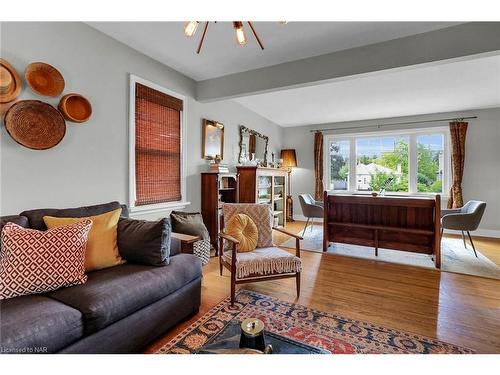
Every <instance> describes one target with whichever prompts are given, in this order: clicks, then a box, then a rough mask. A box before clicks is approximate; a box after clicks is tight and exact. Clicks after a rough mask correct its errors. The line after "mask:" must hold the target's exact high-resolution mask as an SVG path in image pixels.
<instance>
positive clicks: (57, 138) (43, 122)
mask: <svg viewBox="0 0 500 375" xmlns="http://www.w3.org/2000/svg"><path fill="white" fill-rule="evenodd" d="M5 129H6V130H7V132H8V133H9V135H10V136H11V137H12V139H14V140H15V141H16V142H17V143H19V144H20V145H23V146H24V147H27V148H31V149H33V150H46V149H49V148H52V147H54V146H56V145H57V144H58V143H59V142H61V140H62V139H63V138H64V135H65V134H66V122H65V121H64V118H63V117H62V115H61V114H60V113H59V111H58V110H57V109H55V108H54V107H52V106H51V105H50V104H47V103H44V102H41V101H39V100H21V101H19V102H17V103H15V104H14V105H13V106H12V107H10V108H9V110H8V111H7V113H6V114H5Z"/></svg>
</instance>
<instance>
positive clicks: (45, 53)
mask: <svg viewBox="0 0 500 375" xmlns="http://www.w3.org/2000/svg"><path fill="white" fill-rule="evenodd" d="M0 34H1V35H0V52H1V53H0V54H1V56H2V58H4V59H6V60H7V61H9V62H10V63H11V64H12V65H13V66H14V67H15V68H16V69H17V70H18V72H19V74H20V75H22V74H23V72H24V69H25V68H26V66H27V65H28V64H29V63H30V62H34V61H43V62H47V63H49V64H52V65H54V66H55V67H57V68H58V69H59V70H60V72H61V73H62V74H63V76H64V78H65V80H66V88H65V90H64V92H65V93H67V92H78V93H81V94H83V95H85V96H86V97H87V98H89V100H90V101H91V103H92V107H93V115H92V118H91V119H90V121H88V122H87V123H84V124H74V123H70V122H68V123H67V132H66V136H65V138H64V139H63V140H62V142H61V143H60V144H59V145H58V146H56V147H55V148H52V149H50V150H45V151H34V150H30V149H27V148H25V147H22V146H20V145H18V144H17V143H16V142H14V141H13V140H12V139H11V138H10V136H9V135H8V134H7V132H6V130H5V127H4V126H3V121H2V122H1V127H2V129H0V137H1V142H0V147H1V149H0V156H1V193H0V198H1V202H0V203H1V206H0V212H1V215H7V214H16V213H19V212H20V211H22V210H24V209H30V208H42V207H75V206H80V205H88V204H95V203H100V202H108V201H111V200H118V201H120V202H127V199H128V135H127V131H128V74H129V73H133V74H135V75H137V76H139V77H142V78H145V79H147V80H150V81H153V82H155V83H157V84H159V85H161V86H164V87H166V88H168V89H170V90H173V91H176V92H178V93H180V94H183V95H186V96H187V97H188V100H187V102H188V103H187V108H188V112H187V122H188V123H187V124H186V126H187V128H186V137H187V155H188V160H187V200H188V201H191V202H192V205H191V206H188V207H187V208H186V209H187V210H199V208H200V172H201V171H203V170H204V169H205V165H206V163H205V161H204V160H202V159H201V121H202V118H209V119H213V120H217V121H220V122H222V123H224V125H225V126H226V128H225V145H224V146H225V150H224V155H225V159H224V161H225V162H229V163H231V164H234V163H235V162H236V161H237V154H238V150H237V147H238V142H239V136H238V125H239V124H244V125H245V126H247V127H250V128H253V129H255V130H257V131H259V132H261V133H263V134H266V135H268V136H269V137H270V150H269V155H270V153H271V152H272V151H275V152H277V151H278V150H279V149H280V148H281V141H282V129H281V128H280V127H279V126H277V125H276V124H274V123H272V122H270V121H268V120H266V119H264V118H262V117H260V116H259V115H257V114H255V113H254V112H252V111H250V110H248V109H246V108H244V107H242V106H241V105H239V104H237V103H234V102H232V101H224V102H217V103H209V104H202V103H198V102H197V101H196V100H194V99H193V97H194V95H195V82H194V81H193V80H191V79H190V78H188V77H186V76H184V75H182V74H180V73H179V72H177V71H175V70H173V69H171V68H169V67H167V66H165V65H163V64H161V63H159V62H157V61H155V60H153V59H151V58H149V57H147V56H145V55H143V54H141V53H139V52H137V51H135V50H133V49H131V48H129V47H127V46H125V45H124V44H121V43H120V42H117V41H116V40H114V39H112V38H110V37H108V36H106V35H104V34H102V33H100V32H98V31H97V30H95V29H93V28H91V27H89V26H87V25H85V24H83V23H5V22H4V23H1V24H0ZM196 57H197V56H196V55H193V58H196ZM23 85H24V87H23V91H22V94H21V97H20V99H39V100H43V101H46V102H49V103H50V104H53V105H55V106H57V103H58V100H59V98H55V99H52V98H45V97H40V96H38V95H34V94H33V93H32V92H31V90H30V89H29V88H28V87H26V84H25V83H23Z"/></svg>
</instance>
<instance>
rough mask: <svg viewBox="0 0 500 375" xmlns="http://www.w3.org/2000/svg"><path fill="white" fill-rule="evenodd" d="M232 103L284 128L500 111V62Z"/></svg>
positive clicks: (446, 66)
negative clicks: (486, 109) (493, 109)
mask: <svg viewBox="0 0 500 375" xmlns="http://www.w3.org/2000/svg"><path fill="white" fill-rule="evenodd" d="M305 98H307V100H304V99H305ZM233 100H235V101H236V102H238V103H240V104H242V105H243V106H245V107H247V108H249V109H251V110H252V111H254V112H256V113H258V114H260V115H262V116H263V117H266V118H267V119H269V120H271V121H273V122H275V123H276V124H278V125H281V126H284V127H289V126H299V125H309V124H322V123H329V122H341V121H355V120H366V119H375V118H387V117H397V116H411V115H418V114H425V113H437V112H452V111H463V110H467V109H479V108H489V107H499V106H500V56H492V57H484V58H478V59H473V60H467V61H460V62H450V63H442V64H438V65H434V66H426V67H418V66H417V67H415V68H413V69H407V70H399V71H393V72H390V71H389V72H381V73H378V74H373V75H370V76H366V77H361V78H352V79H347V80H342V81H337V82H334V83H328V84H323V85H317V86H310V87H304V88H298V89H290V90H282V91H276V92H272V93H267V94H259V95H253V96H247V97H242V98H238V99H233Z"/></svg>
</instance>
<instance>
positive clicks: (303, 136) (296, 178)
mask: <svg viewBox="0 0 500 375" xmlns="http://www.w3.org/2000/svg"><path fill="white" fill-rule="evenodd" d="M473 115H477V116H478V118H477V119H472V120H468V121H469V127H468V131H467V141H466V158H465V170H464V177H463V194H464V200H465V201H467V200H469V199H478V200H484V201H486V202H487V204H488V206H487V208H486V212H485V215H484V218H483V221H482V223H481V226H480V229H481V232H482V233H481V234H484V235H495V236H499V235H500V194H499V192H500V167H499V163H500V108H492V109H482V110H473V111H464V112H452V113H437V114H428V115H421V116H409V117H398V118H386V119H382V120H381V119H378V120H367V121H353V122H345V123H335V124H326V125H321V126H301V127H295V128H285V129H284V134H285V139H284V144H283V146H284V147H285V148H295V149H296V150H297V158H298V165H299V167H298V168H296V169H294V171H293V173H292V194H293V196H294V212H295V214H297V215H302V210H301V209H300V204H299V201H298V199H297V195H298V194H300V193H311V194H313V195H314V155H313V146H314V133H311V132H310V130H311V129H317V128H335V127H337V128H345V127H357V126H370V125H376V124H380V123H394V122H405V121H422V120H426V119H439V118H454V117H465V116H473ZM443 125H446V123H443V122H435V123H426V124H421V125H418V124H417V125H413V127H432V126H443ZM391 128H392V129H408V128H409V126H394V127H391ZM391 128H387V127H385V128H384V129H383V130H390V129H391ZM368 130H369V131H372V129H368ZM368 130H367V131H368ZM355 131H356V130H351V131H348V130H345V131H339V132H338V133H339V134H342V133H348V132H355ZM358 131H359V130H358ZM325 134H326V133H325ZM332 134H335V132H332ZM325 181H326V176H325ZM444 203H445V204H446V202H444Z"/></svg>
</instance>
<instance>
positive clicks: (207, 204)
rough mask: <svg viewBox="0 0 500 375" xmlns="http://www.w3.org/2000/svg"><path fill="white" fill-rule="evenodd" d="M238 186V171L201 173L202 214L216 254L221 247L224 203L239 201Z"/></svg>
mask: <svg viewBox="0 0 500 375" xmlns="http://www.w3.org/2000/svg"><path fill="white" fill-rule="evenodd" d="M238 186H239V184H238V174H236V173H212V172H206V173H202V174H201V215H202V216H203V222H204V223H205V225H206V226H207V229H208V233H209V234H210V243H211V244H212V246H213V247H214V249H215V251H216V255H217V253H218V249H219V230H220V227H221V215H222V204H223V203H237V202H238Z"/></svg>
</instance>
